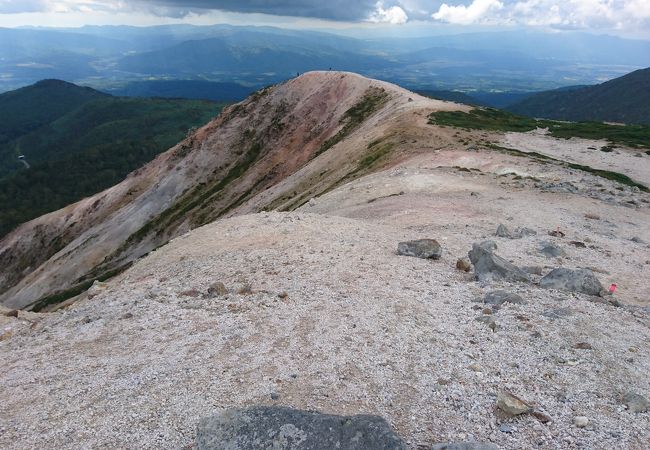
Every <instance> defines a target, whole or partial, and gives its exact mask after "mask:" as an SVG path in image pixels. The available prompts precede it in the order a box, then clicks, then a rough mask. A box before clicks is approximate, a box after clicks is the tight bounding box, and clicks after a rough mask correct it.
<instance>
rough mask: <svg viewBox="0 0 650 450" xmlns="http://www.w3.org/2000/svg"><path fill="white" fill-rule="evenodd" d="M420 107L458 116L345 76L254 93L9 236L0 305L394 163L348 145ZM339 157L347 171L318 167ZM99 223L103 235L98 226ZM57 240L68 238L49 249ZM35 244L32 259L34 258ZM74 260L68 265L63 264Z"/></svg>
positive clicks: (376, 149) (314, 75) (36, 297)
mask: <svg viewBox="0 0 650 450" xmlns="http://www.w3.org/2000/svg"><path fill="white" fill-rule="evenodd" d="M409 99H410V101H409ZM425 105H429V108H442V109H458V108H461V107H460V106H454V104H447V103H442V102H438V101H435V100H429V99H425V98H423V97H419V96H417V95H416V94H413V93H410V92H408V91H406V90H404V89H401V88H398V87H397V86H394V85H390V84H388V83H384V82H380V81H376V80H368V79H366V78H363V77H361V76H359V75H356V74H351V73H341V72H310V73H308V74H305V75H302V76H300V77H298V78H295V79H292V80H290V81H288V82H286V83H283V84H280V85H278V86H275V87H272V88H267V89H264V90H261V91H258V92H257V93H255V94H253V95H252V96H251V97H249V99H247V100H246V101H244V102H242V103H239V104H237V105H234V106H231V107H228V108H226V109H225V110H224V111H223V112H222V114H221V115H220V116H218V117H217V118H216V119H214V120H213V121H211V122H210V123H208V124H207V125H205V126H203V127H201V128H199V129H198V130H196V131H195V132H194V133H193V134H192V135H190V136H189V137H188V138H187V139H185V140H184V141H182V142H181V143H179V144H177V145H176V146H174V147H172V148H171V149H170V150H168V151H167V152H165V153H163V154H161V155H160V156H158V157H157V158H156V159H155V160H154V161H152V162H151V163H149V164H148V165H146V166H145V167H143V168H141V169H138V170H136V171H135V172H133V173H132V174H130V175H129V176H128V177H127V179H126V180H124V182H122V183H120V184H118V185H116V186H114V187H113V188H110V189H108V190H107V191H104V192H103V193H100V194H97V195H95V196H93V197H90V198H88V199H84V200H83V201H81V202H79V203H77V204H75V205H71V206H68V207H67V208H65V209H64V210H61V211H59V212H55V213H51V214H49V215H48V216H46V217H45V218H40V219H36V220H35V221H32V222H29V223H27V224H24V225H22V226H21V227H19V228H18V229H17V230H15V231H14V232H12V233H10V234H9V235H7V236H6V237H5V238H4V239H3V240H2V241H0V262H2V265H3V266H4V267H6V268H7V270H6V271H5V273H4V279H0V290H2V291H4V292H3V293H2V294H0V300H1V301H2V302H5V303H6V304H8V305H11V306H14V307H25V306H28V305H32V306H34V304H35V302H38V301H41V300H43V299H44V298H45V297H47V296H48V295H51V294H53V293H55V292H60V291H65V290H68V289H70V288H73V287H75V286H81V287H82V286H84V283H87V282H88V281H92V279H96V278H102V277H103V276H105V274H110V273H113V271H114V270H116V269H118V268H119V267H123V266H124V265H127V264H129V263H130V262H131V261H133V260H134V259H135V258H137V257H139V256H141V255H143V254H145V253H147V252H149V251H151V250H152V249H154V248H156V247H158V246H159V245H162V244H164V243H165V242H167V241H168V240H169V239H171V238H173V237H175V236H178V235H180V234H182V233H184V232H186V231H187V230H189V229H191V228H194V227H196V226H199V225H202V224H205V223H208V222H209V221H211V220H214V219H216V218H217V217H219V216H221V215H224V214H232V213H233V212H234V211H235V210H236V211H246V210H247V206H246V205H247V204H250V205H254V206H250V207H248V208H256V209H257V210H261V209H264V208H273V209H280V210H290V209H293V208H295V207H297V206H300V205H301V204H303V203H305V202H307V201H308V200H309V199H310V198H311V197H312V196H314V195H317V194H319V193H322V192H324V191H326V190H327V189H330V188H331V187H332V186H334V185H336V184H337V183H340V182H341V180H342V179H344V178H346V177H348V178H351V179H353V178H355V177H358V176H360V175H362V174H363V173H365V172H366V171H367V170H368V169H369V168H370V167H371V166H373V165H376V164H377V163H378V162H381V158H382V157H387V155H388V154H389V153H391V152H390V151H389V150H390V149H389V147H390V148H392V147H394V144H392V143H390V142H383V143H382V142H381V141H382V136H375V138H374V139H370V135H372V134H373V133H370V135H368V136H365V135H364V137H363V139H362V142H363V144H361V145H359V146H356V145H355V144H354V140H353V139H350V138H351V136H354V135H358V133H359V128H360V127H361V128H364V129H366V128H367V127H369V126H370V124H371V123H373V120H375V121H376V120H377V115H378V114H379V115H381V116H382V117H384V118H385V117H386V116H387V115H390V116H395V115H399V114H405V113H406V112H408V111H410V110H414V109H417V108H422V107H423V106H425ZM389 106H390V107H389ZM344 138H345V139H344ZM377 139H379V142H378V143H377V144H375V145H374V146H370V144H371V143H372V142H373V141H374V140H377ZM339 144H340V145H339ZM378 144H382V145H378ZM337 145H339V147H340V148H339V147H337ZM351 146H353V147H351ZM368 147H369V148H368ZM334 148H337V149H338V150H336V152H335V153H337V154H342V156H341V157H342V158H343V159H344V161H343V163H342V162H338V163H331V162H328V163H326V162H325V161H327V160H328V158H330V157H332V156H331V154H332V152H331V151H330V150H331V149H334ZM355 157H356V158H360V160H359V161H357V162H355ZM391 157H393V156H391ZM319 158H320V159H319ZM317 159H318V160H319V161H324V162H322V163H315V162H314V161H315V160H317ZM310 166H311V167H310ZM323 170H324V172H323ZM307 172H309V174H308V175H307V174H306V173H307ZM271 187H273V188H274V189H275V190H274V189H269V188H271ZM262 191H265V192H264V193H263V194H261V193H262ZM258 194H260V197H259V198H256V200H255V201H253V198H255V197H256V196H257V195H258ZM84 217H85V218H84ZM103 218H107V220H108V221H109V222H110V223H105V224H103V225H102V224H101V221H102V219H103ZM48 224H49V225H48ZM48 226H49V227H50V228H51V229H50V230H48ZM96 226H98V227H99V228H94V227H96ZM64 230H66V232H64ZM55 236H63V237H65V238H63V237H59V238H57V239H56V242H55V243H56V244H57V245H54V246H52V245H49V244H48V243H49V242H51V240H52V238H54V237H55ZM39 242H40V243H41V244H38V243H39ZM28 243H31V244H28ZM34 243H36V244H35V245H36V246H37V247H39V248H38V250H35V249H34V248H32V250H29V247H30V245H34ZM25 252H27V253H29V254H31V255H32V256H31V257H30V256H27V255H26V254H25ZM18 255H21V256H18ZM71 259H74V261H75V262H74V264H72V263H69V264H67V263H66V261H70V260H71ZM25 270H28V271H29V273H28V274H27V275H26V276H24V274H25ZM55 273H56V276H55ZM16 283H18V284H16ZM45 303H47V301H46V302H45Z"/></svg>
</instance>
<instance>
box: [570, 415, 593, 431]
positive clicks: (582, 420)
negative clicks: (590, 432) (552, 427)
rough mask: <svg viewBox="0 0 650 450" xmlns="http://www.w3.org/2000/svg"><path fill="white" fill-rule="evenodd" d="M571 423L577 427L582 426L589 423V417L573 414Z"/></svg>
mask: <svg viewBox="0 0 650 450" xmlns="http://www.w3.org/2000/svg"><path fill="white" fill-rule="evenodd" d="M573 424H574V425H575V426H576V427H578V428H584V427H586V426H587V425H589V418H588V417H585V416H575V417H574V418H573Z"/></svg>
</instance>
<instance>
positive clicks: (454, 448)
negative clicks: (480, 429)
mask: <svg viewBox="0 0 650 450" xmlns="http://www.w3.org/2000/svg"><path fill="white" fill-rule="evenodd" d="M431 450H499V447H497V446H496V445H494V444H484V443H482V442H458V443H452V442H450V443H446V444H433V447H431Z"/></svg>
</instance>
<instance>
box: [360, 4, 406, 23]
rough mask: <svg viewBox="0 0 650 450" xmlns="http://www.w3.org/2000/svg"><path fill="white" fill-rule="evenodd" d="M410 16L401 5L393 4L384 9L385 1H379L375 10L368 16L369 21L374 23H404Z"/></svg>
mask: <svg viewBox="0 0 650 450" xmlns="http://www.w3.org/2000/svg"><path fill="white" fill-rule="evenodd" d="M408 19H409V18H408V16H407V15H406V12H404V10H403V9H402V8H401V7H399V6H391V7H389V8H385V9H384V2H381V1H379V2H377V3H376V4H375V10H374V11H373V12H372V14H370V17H368V21H369V22H373V23H392V24H396V25H397V24H403V23H406V22H407V21H408Z"/></svg>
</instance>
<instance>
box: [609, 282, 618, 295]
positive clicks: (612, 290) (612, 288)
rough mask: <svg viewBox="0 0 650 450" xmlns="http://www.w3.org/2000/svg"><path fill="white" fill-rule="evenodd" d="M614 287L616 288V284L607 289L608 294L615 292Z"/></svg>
mask: <svg viewBox="0 0 650 450" xmlns="http://www.w3.org/2000/svg"><path fill="white" fill-rule="evenodd" d="M616 287H617V286H616V283H612V285H611V286H610V287H609V292H611V293H612V294H613V293H614V292H616Z"/></svg>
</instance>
